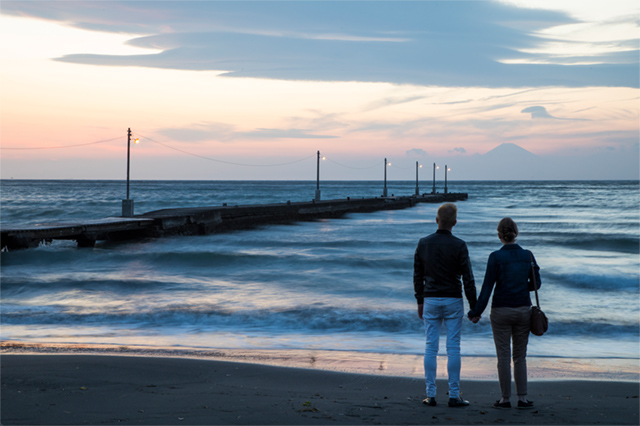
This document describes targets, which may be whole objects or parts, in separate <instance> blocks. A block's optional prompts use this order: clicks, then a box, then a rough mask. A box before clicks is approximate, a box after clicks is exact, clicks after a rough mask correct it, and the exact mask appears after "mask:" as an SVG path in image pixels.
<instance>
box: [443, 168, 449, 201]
mask: <svg viewBox="0 0 640 426" xmlns="http://www.w3.org/2000/svg"><path fill="white" fill-rule="evenodd" d="M447 170H449V169H448V168H447V165H446V164H445V165H444V193H445V194H446V193H447Z"/></svg>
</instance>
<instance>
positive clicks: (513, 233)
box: [498, 217, 518, 243]
mask: <svg viewBox="0 0 640 426" xmlns="http://www.w3.org/2000/svg"><path fill="white" fill-rule="evenodd" d="M498 234H500V238H502V239H503V240H504V241H506V242H508V243H512V242H514V241H515V240H516V238H517V237H518V225H516V223H515V222H514V221H513V219H511V218H510V217H505V218H504V219H502V220H501V221H500V223H499V224H498Z"/></svg>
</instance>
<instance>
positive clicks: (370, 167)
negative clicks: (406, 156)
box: [327, 157, 384, 170]
mask: <svg viewBox="0 0 640 426" xmlns="http://www.w3.org/2000/svg"><path fill="white" fill-rule="evenodd" d="M327 160H328V161H331V162H332V163H334V164H337V165H338V166H340V167H345V168H347V169H354V170H366V169H373V168H374V167H379V166H380V162H379V161H378V162H377V163H376V164H374V165H373V166H369V167H351V166H345V165H344V164H340V163H338V162H337V161H333V160H332V159H331V158H328V157H327ZM383 163H384V161H383Z"/></svg>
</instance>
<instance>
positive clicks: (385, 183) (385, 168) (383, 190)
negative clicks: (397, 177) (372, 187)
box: [382, 158, 391, 197]
mask: <svg viewBox="0 0 640 426" xmlns="http://www.w3.org/2000/svg"><path fill="white" fill-rule="evenodd" d="M389 165H391V163H389ZM382 196H383V197H386V196H387V159H386V158H385V159H384V188H383V189H382Z"/></svg>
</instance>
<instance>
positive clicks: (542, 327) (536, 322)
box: [529, 252, 549, 336]
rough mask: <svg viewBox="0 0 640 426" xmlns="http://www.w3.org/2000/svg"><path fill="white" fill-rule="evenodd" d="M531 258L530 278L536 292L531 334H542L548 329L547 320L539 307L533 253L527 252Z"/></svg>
mask: <svg viewBox="0 0 640 426" xmlns="http://www.w3.org/2000/svg"><path fill="white" fill-rule="evenodd" d="M529 257H530V258H531V280H532V281H533V289H534V291H535V292H536V306H532V307H531V334H534V335H536V336H542V335H543V334H544V333H545V332H546V331H547V330H548V329H549V320H548V319H547V316H546V315H545V314H544V312H542V309H540V299H539V298H538V284H537V283H536V269H535V266H536V265H535V262H534V261H533V254H531V252H529Z"/></svg>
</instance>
